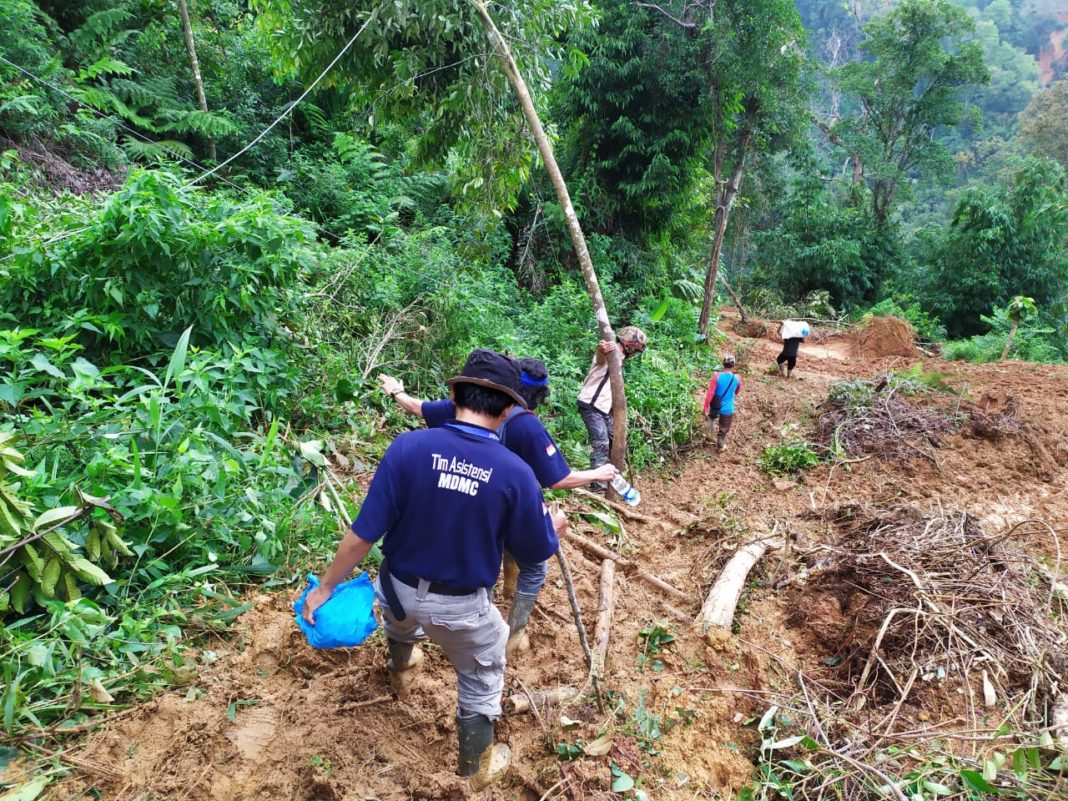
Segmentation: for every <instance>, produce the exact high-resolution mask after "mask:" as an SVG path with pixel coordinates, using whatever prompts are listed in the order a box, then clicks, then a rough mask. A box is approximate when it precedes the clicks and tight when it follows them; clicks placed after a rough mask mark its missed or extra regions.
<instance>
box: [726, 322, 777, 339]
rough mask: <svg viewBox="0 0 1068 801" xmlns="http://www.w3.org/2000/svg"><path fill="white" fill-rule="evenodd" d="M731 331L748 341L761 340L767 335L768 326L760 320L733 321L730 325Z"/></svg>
mask: <svg viewBox="0 0 1068 801" xmlns="http://www.w3.org/2000/svg"><path fill="white" fill-rule="evenodd" d="M731 331H733V332H734V333H736V334H737V335H738V336H742V337H746V338H748V339H763V338H764V337H766V336H767V335H768V326H767V324H766V323H763V322H761V321H760V320H753V319H748V320H745V321H744V322H743V321H742V320H735V321H734V322H733V323H731Z"/></svg>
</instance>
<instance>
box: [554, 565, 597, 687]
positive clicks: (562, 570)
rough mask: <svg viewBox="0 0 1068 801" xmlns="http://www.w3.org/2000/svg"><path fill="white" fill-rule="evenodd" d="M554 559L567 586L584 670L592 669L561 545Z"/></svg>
mask: <svg viewBox="0 0 1068 801" xmlns="http://www.w3.org/2000/svg"><path fill="white" fill-rule="evenodd" d="M556 561H557V562H559V563H560V573H561V574H562V575H563V577H564V586H565V587H566V588H567V600H568V601H570V602H571V614H572V615H573V616H574V618H575V628H576V629H577V630H578V638H579V645H581V646H582V656H583V657H584V658H585V660H586V670H591V671H592V670H593V652H592V651H591V650H590V641H589V639H588V638H587V637H586V624H585V623H583V622H582V610H581V609H580V608H579V602H578V596H577V595H576V594H575V583H574V582H573V581H572V580H571V568H570V567H569V566H568V564H567V558H566V557H565V556H564V548H563V546H562V545H561V546H559V547H557V549H556Z"/></svg>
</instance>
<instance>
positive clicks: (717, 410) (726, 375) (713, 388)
mask: <svg viewBox="0 0 1068 801" xmlns="http://www.w3.org/2000/svg"><path fill="white" fill-rule="evenodd" d="M739 387H740V382H739V381H738V376H737V375H735V373H734V356H733V355H732V354H730V353H728V354H726V355H724V357H723V367H722V368H721V369H719V370H717V371H716V372H715V373H714V374H713V375H712V380H711V381H709V382H708V391H707V392H706V393H705V406H704V414H705V417H706V418H707V425H708V434H709V436H711V435H712V429H713V427H714V426H715V424H716V420H719V431H718V432H717V433H716V450H717V451H721V452H722V451H723V447H724V443H726V441H727V434H728V433H729V432H730V430H731V426H732V425H733V424H734V399H735V397H737V395H738V389H739Z"/></svg>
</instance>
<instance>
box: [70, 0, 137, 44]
mask: <svg viewBox="0 0 1068 801" xmlns="http://www.w3.org/2000/svg"><path fill="white" fill-rule="evenodd" d="M132 19H133V14H131V13H130V12H129V11H127V10H126V9H125V8H106V9H104V10H103V11H97V12H96V13H95V14H90V15H89V17H88V18H87V19H86V20H85V22H83V23H82V25H81V27H80V28H78V29H76V30H74V31H71V34H70V40H71V42H72V43H73V44H74V46H75V47H77V48H78V49H79V50H81V51H83V52H84V51H87V50H91V49H92V48H94V47H96V46H98V45H105V44H110V43H111V40H112V37H113V36H114V34H115V33H116V31H118V30H119V29H120V28H121V27H122V26H123V24H125V23H126V22H129V21H130V20H132Z"/></svg>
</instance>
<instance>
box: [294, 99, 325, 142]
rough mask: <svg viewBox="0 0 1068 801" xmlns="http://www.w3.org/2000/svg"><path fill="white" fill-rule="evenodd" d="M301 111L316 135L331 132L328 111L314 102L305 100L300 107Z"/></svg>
mask: <svg viewBox="0 0 1068 801" xmlns="http://www.w3.org/2000/svg"><path fill="white" fill-rule="evenodd" d="M297 108H298V109H300V113H301V114H302V115H303V116H304V119H305V120H306V121H307V123H308V127H309V128H311V130H312V133H314V134H315V135H316V136H325V135H326V134H327V133H329V128H330V124H329V122H328V121H327V119H326V113H325V112H324V111H323V110H322V109H321V108H319V107H318V106H317V105H315V104H314V103H310V102H308V101H307V100H305V101H304V102H303V103H301V104H300V105H299V106H298V107H297Z"/></svg>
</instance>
